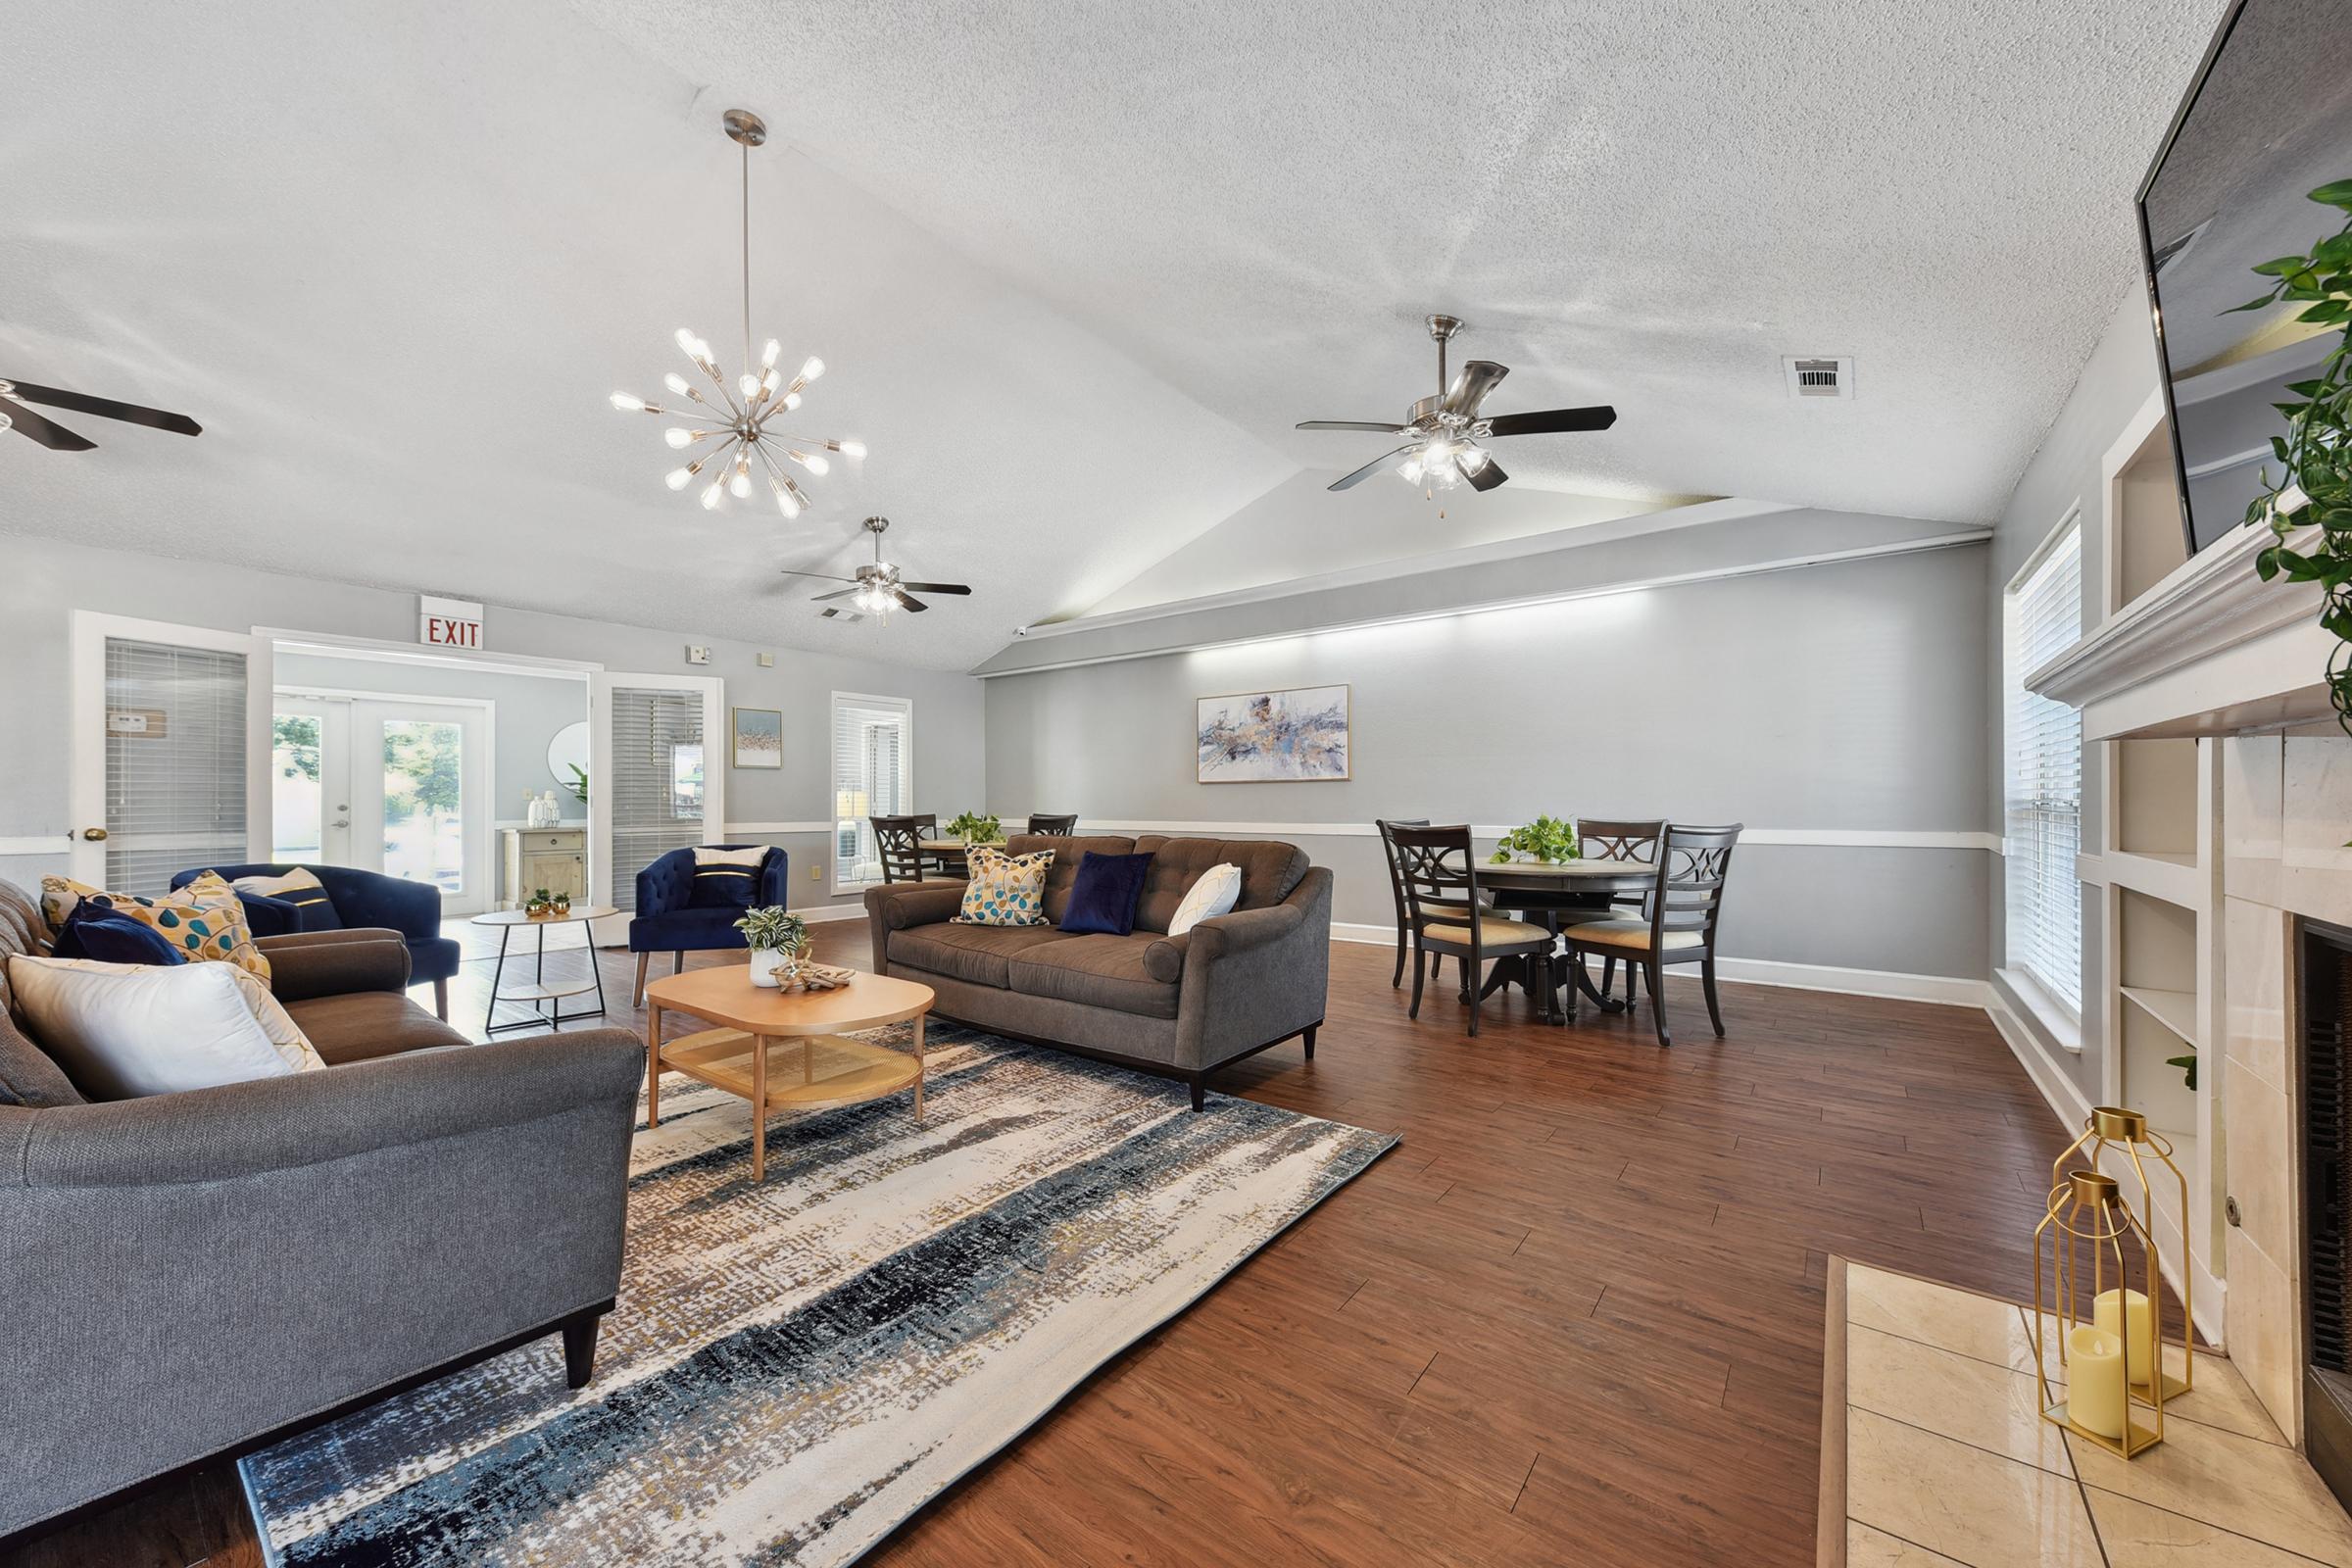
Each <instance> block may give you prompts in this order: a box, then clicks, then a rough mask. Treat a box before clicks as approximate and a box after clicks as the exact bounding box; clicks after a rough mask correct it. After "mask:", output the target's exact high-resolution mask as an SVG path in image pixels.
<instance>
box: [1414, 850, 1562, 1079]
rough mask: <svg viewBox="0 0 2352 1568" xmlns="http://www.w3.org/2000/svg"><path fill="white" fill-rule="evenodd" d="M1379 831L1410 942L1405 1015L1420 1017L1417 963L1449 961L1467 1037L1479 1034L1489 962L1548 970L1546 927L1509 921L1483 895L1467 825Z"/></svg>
mask: <svg viewBox="0 0 2352 1568" xmlns="http://www.w3.org/2000/svg"><path fill="white" fill-rule="evenodd" d="M1380 829H1381V834H1382V836H1383V838H1384V839H1385V840H1386V841H1387V842H1388V844H1389V845H1390V846H1391V847H1392V848H1393V849H1394V850H1395V852H1396V862H1395V863H1396V875H1397V884H1398V886H1399V887H1400V888H1401V890H1402V892H1403V894H1404V907H1405V926H1406V928H1407V929H1408V930H1409V931H1410V932H1411V933H1412V938H1413V953H1412V964H1413V1000H1412V1004H1411V1005H1409V1006H1408V1007H1406V1008H1405V1014H1404V1015H1405V1016H1406V1017H1408V1018H1419V1017H1420V1016H1421V987H1422V981H1423V979H1424V978H1425V977H1424V975H1423V972H1422V964H1421V958H1422V956H1423V955H1428V956H1431V957H1432V958H1436V957H1440V956H1448V957H1451V958H1453V959H1454V960H1455V962H1457V963H1459V964H1460V965H1461V969H1462V1001H1463V1002H1464V1003H1465V1004H1467V1005H1468V1007H1469V1012H1470V1023H1469V1031H1468V1032H1469V1034H1470V1035H1471V1036H1472V1037H1473V1038H1476V1037H1477V1034H1478V1004H1479V997H1480V994H1481V993H1482V992H1483V990H1484V989H1485V985H1484V982H1485V979H1486V962H1487V960H1488V959H1489V958H1499V959H1503V960H1506V961H1510V962H1514V963H1523V964H1528V965H1534V966H1538V967H1540V968H1541V969H1542V970H1543V971H1544V972H1546V973H1547V972H1548V971H1549V969H1550V965H1551V945H1552V943H1553V942H1554V941H1555V940H1557V939H1556V938H1554V937H1553V936H1552V934H1551V929H1550V927H1548V926H1540V925H1531V924H1528V923H1527V922H1525V921H1520V920H1506V919H1504V918H1503V917H1502V916H1501V915H1500V914H1499V913H1497V912H1496V911H1495V906H1494V905H1493V904H1492V903H1490V902H1489V901H1488V900H1487V899H1485V898H1484V897H1482V896H1481V894H1480V892H1479V887H1478V858H1477V854H1476V852H1475V851H1474V849H1473V848H1472V846H1471V842H1470V829H1469V828H1468V827H1467V826H1466V825H1458V824H1457V825H1455V826H1451V827H1409V826H1407V825H1405V824H1404V823H1402V822H1391V821H1384V822H1382V823H1381V824H1380Z"/></svg>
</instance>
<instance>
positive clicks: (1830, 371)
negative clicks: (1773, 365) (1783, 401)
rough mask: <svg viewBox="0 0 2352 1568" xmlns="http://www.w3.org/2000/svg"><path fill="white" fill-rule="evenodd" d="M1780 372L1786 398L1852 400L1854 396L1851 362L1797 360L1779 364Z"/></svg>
mask: <svg viewBox="0 0 2352 1568" xmlns="http://www.w3.org/2000/svg"><path fill="white" fill-rule="evenodd" d="M1781 370H1782V372H1783V373H1784V374H1786V375H1787V376H1788V377H1789V396H1790V397H1792V398H1851V397H1852V396H1853V395H1854V362H1853V361H1852V360H1851V359H1796V358H1787V359H1784V360H1782V361H1781Z"/></svg>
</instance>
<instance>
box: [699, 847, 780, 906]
mask: <svg viewBox="0 0 2352 1568" xmlns="http://www.w3.org/2000/svg"><path fill="white" fill-rule="evenodd" d="M766 863H767V846H766V845H764V844H756V845H754V846H752V848H750V849H748V850H713V849H709V848H706V847H705V846H702V845H699V844H698V845H696V846H695V850H694V881H693V883H692V884H691V885H689V886H688V888H687V889H686V907H688V908H690V909H748V908H750V907H752V905H753V903H754V902H755V901H756V900H757V899H758V898H759V897H760V867H761V866H763V865H765V864H766Z"/></svg>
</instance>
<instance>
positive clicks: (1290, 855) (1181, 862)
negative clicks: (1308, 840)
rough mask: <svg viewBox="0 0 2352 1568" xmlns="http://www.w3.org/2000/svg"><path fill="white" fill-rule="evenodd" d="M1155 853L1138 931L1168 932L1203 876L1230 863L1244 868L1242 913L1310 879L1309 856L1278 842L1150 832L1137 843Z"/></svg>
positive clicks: (1267, 903)
mask: <svg viewBox="0 0 2352 1568" xmlns="http://www.w3.org/2000/svg"><path fill="white" fill-rule="evenodd" d="M1135 847H1136V849H1137V850H1139V851H1149V852H1150V853H1151V856H1152V869H1151V871H1150V873H1149V874H1147V875H1146V876H1145V878H1144V897H1143V902H1142V903H1141V904H1139V905H1137V906H1136V911H1135V928H1136V929H1137V930H1138V931H1165V930H1167V928H1168V924H1169V922H1170V921H1172V920H1174V919H1175V918H1176V910H1177V908H1178V907H1179V906H1181V905H1182V904H1183V903H1184V896H1185V895H1186V894H1187V893H1189V892H1191V891H1192V887H1193V884H1194V883H1195V882H1198V881H1200V880H1201V873H1202V872H1204V871H1206V870H1208V869H1209V867H1211V866H1213V865H1218V864H1223V863H1227V862H1230V863H1231V864H1234V865H1238V866H1240V867H1241V868H1242V896H1241V899H1240V900H1239V902H1237V903H1236V904H1235V905H1234V907H1235V908H1236V909H1265V908H1271V907H1273V906H1275V905H1277V904H1280V903H1281V902H1282V901H1283V900H1285V899H1287V898H1289V897H1290V896H1291V890H1292V889H1293V888H1295V887H1297V886H1298V885H1299V882H1300V880H1301V879H1303V878H1304V877H1305V875H1306V868H1307V865H1308V861H1307V858H1306V852H1305V851H1304V850H1301V849H1300V848H1299V846H1298V845H1296V844H1284V843H1281V842H1280V841H1278V840H1274V839H1169V838H1160V837H1158V836H1156V835H1153V834H1146V835H1145V836H1144V837H1142V838H1140V839H1137V840H1136V841H1135Z"/></svg>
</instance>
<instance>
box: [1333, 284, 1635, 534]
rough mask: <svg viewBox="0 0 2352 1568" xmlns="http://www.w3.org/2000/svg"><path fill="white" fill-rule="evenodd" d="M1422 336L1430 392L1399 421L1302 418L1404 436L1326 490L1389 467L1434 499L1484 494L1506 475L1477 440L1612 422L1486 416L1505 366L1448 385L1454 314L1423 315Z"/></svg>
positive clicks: (1604, 410) (1470, 369)
mask: <svg viewBox="0 0 2352 1568" xmlns="http://www.w3.org/2000/svg"><path fill="white" fill-rule="evenodd" d="M1428 322H1429V335H1430V336H1431V337H1433V338H1435V339H1436V340H1437V344H1438V390H1437V391H1436V392H1435V393H1433V394H1431V395H1430V396H1428V397H1425V398H1423V399H1421V400H1420V401H1419V402H1417V403H1415V404H1414V405H1413V406H1412V408H1411V409H1409V410H1408V411H1406V414H1405V417H1404V422H1402V423H1401V424H1384V423H1382V422H1380V421H1379V420H1374V419H1303V420H1301V421H1299V429H1301V430H1374V431H1378V432H1380V433H1381V434H1384V435H1401V436H1406V437H1408V438H1409V439H1408V440H1407V441H1406V443H1405V444H1404V445H1403V446H1400V447H1398V448H1397V450H1396V451H1394V452H1388V453H1384V454H1382V455H1381V456H1380V457H1377V458H1374V459H1373V460H1372V461H1371V462H1370V463H1367V464H1365V465H1364V466H1362V467H1360V468H1357V469H1356V470H1355V471H1354V472H1352V473H1348V474H1343V475H1342V476H1341V477H1340V478H1339V479H1337V480H1335V481H1334V482H1333V483H1332V484H1331V485H1330V486H1329V487H1328V488H1330V489H1333V490H1346V489H1348V488H1349V487H1351V486H1353V485H1355V484H1356V483H1358V482H1360V481H1361V480H1364V479H1366V478H1369V477H1370V476H1371V475H1372V474H1373V473H1375V472H1377V471H1378V470H1380V469H1381V468H1384V467H1386V466H1389V465H1390V463H1391V462H1392V461H1394V462H1395V463H1396V469H1397V473H1398V474H1399V475H1400V476H1401V477H1402V478H1403V479H1404V480H1405V481H1406V482H1407V483H1410V484H1417V485H1419V486H1421V487H1422V491H1423V493H1424V494H1426V495H1428V496H1430V497H1431V498H1432V499H1434V498H1435V497H1436V495H1437V493H1438V492H1439V491H1440V490H1450V489H1452V488H1453V487H1454V486H1455V485H1457V484H1468V485H1469V486H1470V488H1471V489H1473V490H1480V491H1485V490H1492V489H1494V488H1495V486H1497V485H1499V484H1501V483H1502V482H1503V481H1505V480H1506V479H1508V478H1509V477H1510V475H1509V474H1507V473H1505V472H1504V471H1503V468H1502V465H1501V464H1499V463H1496V462H1495V457H1494V454H1493V453H1491V452H1489V451H1488V450H1487V449H1486V448H1485V447H1484V446H1483V445H1481V444H1480V443H1482V442H1485V441H1490V440H1493V439H1494V438H1495V437H1497V436H1513V435H1553V434H1560V433H1565V432H1568V431H1577V430H1606V429H1607V428H1608V427H1609V426H1610V425H1612V424H1615V423H1616V422H1617V411H1616V410H1615V409H1612V408H1610V407H1608V406H1607V405H1606V404H1601V405H1598V406H1595V407H1593V408H1584V409H1545V410H1543V411H1541V412H1539V413H1534V414H1503V415H1495V416H1492V417H1490V416H1488V415H1486V414H1484V413H1483V412H1482V409H1483V407H1484V405H1485V403H1486V401H1487V394H1489V393H1490V392H1493V391H1494V390H1495V387H1497V386H1499V385H1500V384H1501V383H1502V378H1503V377H1504V376H1506V375H1508V374H1510V373H1511V371H1510V367H1508V366H1504V365H1497V364H1495V362H1494V361H1493V360H1471V361H1468V362H1467V363H1465V364H1464V365H1463V366H1462V369H1461V373H1460V374H1459V375H1456V376H1454V377H1453V378H1452V379H1451V380H1450V381H1449V380H1447V379H1446V344H1447V343H1449V342H1451V341H1452V339H1453V335H1454V334H1455V333H1456V332H1459V331H1460V330H1461V329H1462V322H1461V319H1460V318H1459V317H1453V316H1432V317H1430V318H1428Z"/></svg>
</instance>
